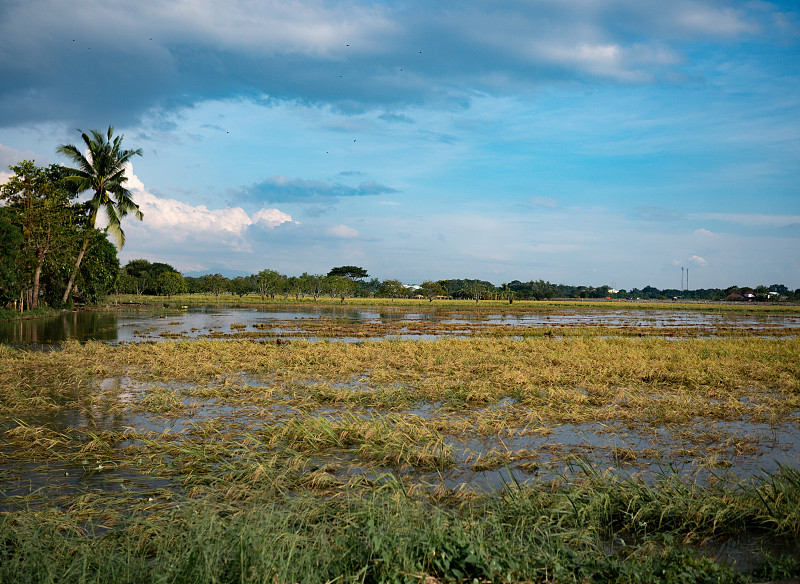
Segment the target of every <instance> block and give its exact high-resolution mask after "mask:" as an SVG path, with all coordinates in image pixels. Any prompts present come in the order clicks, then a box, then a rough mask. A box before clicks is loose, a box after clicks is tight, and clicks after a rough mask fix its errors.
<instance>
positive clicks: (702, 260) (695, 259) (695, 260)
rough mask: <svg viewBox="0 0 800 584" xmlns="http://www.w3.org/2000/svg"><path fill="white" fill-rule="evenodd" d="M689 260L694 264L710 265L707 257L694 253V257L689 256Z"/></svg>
mask: <svg viewBox="0 0 800 584" xmlns="http://www.w3.org/2000/svg"><path fill="white" fill-rule="evenodd" d="M689 261H690V262H691V263H693V264H694V265H696V266H707V265H708V262H707V261H706V260H705V258H701V257H700V256H698V255H693V256H692V257H690V258H689Z"/></svg>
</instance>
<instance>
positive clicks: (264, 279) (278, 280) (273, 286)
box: [255, 270, 286, 300]
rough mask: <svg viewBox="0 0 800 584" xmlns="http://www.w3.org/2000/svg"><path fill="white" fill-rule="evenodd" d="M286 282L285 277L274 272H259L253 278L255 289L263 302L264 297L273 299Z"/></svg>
mask: <svg viewBox="0 0 800 584" xmlns="http://www.w3.org/2000/svg"><path fill="white" fill-rule="evenodd" d="M285 281H286V276H284V275H283V274H281V273H278V272H276V271H275V270H261V271H260V272H259V273H258V274H256V276H255V289H256V291H257V292H258V293H259V295H260V296H261V300H264V298H265V297H266V296H269V297H270V298H275V294H276V293H278V292H280V290H281V287H282V286H283V284H284V282H285Z"/></svg>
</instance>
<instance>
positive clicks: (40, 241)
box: [0, 160, 74, 308]
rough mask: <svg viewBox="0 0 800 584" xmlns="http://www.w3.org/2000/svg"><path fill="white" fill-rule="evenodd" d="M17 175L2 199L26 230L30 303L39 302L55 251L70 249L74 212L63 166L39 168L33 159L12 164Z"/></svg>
mask: <svg viewBox="0 0 800 584" xmlns="http://www.w3.org/2000/svg"><path fill="white" fill-rule="evenodd" d="M9 168H10V169H11V170H12V171H13V172H14V175H13V176H12V177H11V178H10V179H9V180H8V182H7V183H6V184H4V185H3V186H2V190H0V200H3V201H5V202H6V203H7V204H8V206H9V209H10V211H11V212H12V217H13V219H12V221H14V222H16V223H17V225H18V226H19V227H20V229H21V232H22V237H23V240H22V259H23V263H25V264H27V265H18V266H17V267H18V268H20V269H21V271H18V272H17V273H18V275H22V273H28V274H30V278H31V279H30V289H29V290H30V296H29V301H28V303H29V306H30V307H31V308H36V307H37V306H38V304H39V295H40V294H39V292H40V283H41V275H42V270H43V269H44V267H45V262H47V261H48V260H49V259H50V257H51V255H53V254H55V253H57V252H59V251H60V252H64V253H66V252H67V251H68V249H67V248H69V247H70V246H71V244H72V241H73V236H74V213H73V208H72V206H71V203H70V200H69V193H68V192H67V191H66V190H65V189H64V188H63V185H62V178H63V175H64V169H63V167H60V166H58V165H51V166H50V167H49V168H39V167H37V166H36V165H34V163H33V162H32V161H30V160H25V161H23V162H21V163H19V164H17V165H14V166H11V167H9Z"/></svg>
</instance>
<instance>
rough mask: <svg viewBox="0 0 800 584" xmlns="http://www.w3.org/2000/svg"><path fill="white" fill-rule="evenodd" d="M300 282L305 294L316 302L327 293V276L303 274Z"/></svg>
mask: <svg viewBox="0 0 800 584" xmlns="http://www.w3.org/2000/svg"><path fill="white" fill-rule="evenodd" d="M300 282H301V286H302V288H303V292H305V293H306V294H308V295H309V296H311V297H312V298H314V300H315V301H316V300H317V299H318V298H319V297H320V296H322V294H324V293H325V286H326V282H325V276H323V275H321V274H309V273H307V272H303V274H302V275H301V276H300Z"/></svg>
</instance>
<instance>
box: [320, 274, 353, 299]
mask: <svg viewBox="0 0 800 584" xmlns="http://www.w3.org/2000/svg"><path fill="white" fill-rule="evenodd" d="M325 281H326V284H327V289H328V293H329V294H330V295H331V298H341V299H342V302H344V299H345V298H349V297H350V296H352V295H353V293H354V292H355V290H356V285H355V282H353V281H352V280H350V279H349V278H346V277H344V276H328V277H327V278H325Z"/></svg>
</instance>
